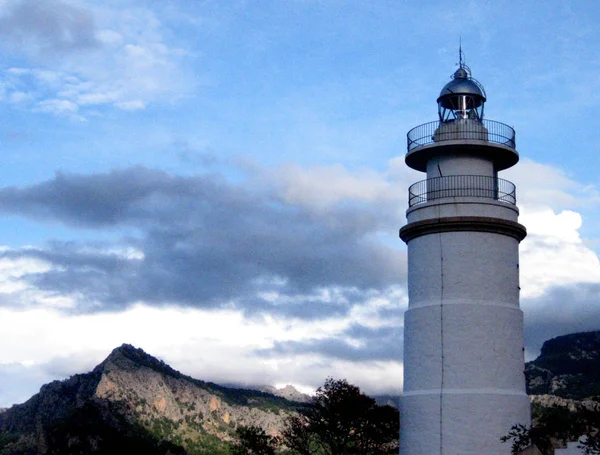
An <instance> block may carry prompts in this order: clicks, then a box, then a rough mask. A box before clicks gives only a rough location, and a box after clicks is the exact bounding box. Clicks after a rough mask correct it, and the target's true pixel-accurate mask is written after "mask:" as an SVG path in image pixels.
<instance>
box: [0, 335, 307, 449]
mask: <svg viewBox="0 0 600 455" xmlns="http://www.w3.org/2000/svg"><path fill="white" fill-rule="evenodd" d="M298 406H300V404H298V403H294V402H291V401H288V400H286V399H284V398H282V397H277V396H274V395H271V394H268V393H265V392H261V391H257V390H248V389H234V388H226V387H222V386H219V385H217V384H213V383H210V382H204V381H200V380H197V379H193V378H191V377H189V376H185V375H183V374H181V373H180V372H178V371H176V370H174V369H173V368H171V367H169V366H168V365H166V364H165V363H164V362H162V361H160V360H158V359H156V358H154V357H152V356H150V355H148V354H146V353H145V352H144V351H142V350H141V349H136V348H135V347H133V346H131V345H127V344H124V345H122V346H120V347H118V348H116V349H115V350H113V351H112V352H111V354H110V355H109V356H108V357H107V358H106V360H104V361H103V362H102V363H101V364H99V365H98V366H97V367H96V368H94V370H93V371H91V372H89V373H85V374H78V375H75V376H72V377H71V378H69V379H67V380H64V381H54V382H51V383H49V384H47V385H45V386H43V387H42V388H41V390H40V392H39V393H38V394H36V395H34V396H33V397H32V398H30V399H29V400H28V401H26V402H25V403H23V404H20V405H15V406H12V407H11V408H9V409H7V410H5V411H4V412H2V413H0V454H1V455H9V454H10V455H16V454H23V455H24V454H37V453H42V454H57V455H58V454H63V453H69V454H76V453H80V454H88V453H89V454H111V455H112V454H121V453H123V454H125V453H127V454H131V453H144V454H168V453H169V454H180V453H181V454H184V453H189V454H192V455H196V454H197V455H200V454H207V455H208V454H210V455H217V454H219V453H223V454H225V453H229V450H228V449H229V446H230V442H231V441H232V440H233V435H234V432H235V429H236V427H237V426H239V425H257V426H260V427H262V428H263V429H264V430H265V431H266V432H267V433H268V434H271V435H277V434H279V433H280V432H281V430H282V428H283V421H284V419H285V418H286V417H287V416H289V415H290V414H291V413H293V412H294V411H295V410H296V409H297V408H298Z"/></svg>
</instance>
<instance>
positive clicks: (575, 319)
mask: <svg viewBox="0 0 600 455" xmlns="http://www.w3.org/2000/svg"><path fill="white" fill-rule="evenodd" d="M521 306H522V308H523V311H524V313H525V346H526V348H527V352H528V353H529V354H530V355H533V356H534V357H535V356H537V355H538V354H539V350H540V348H541V347H542V344H543V342H544V341H546V340H549V339H550V338H554V337H557V336H560V335H566V334H568V333H574V332H586V331H590V330H600V284H597V283H580V284H574V285H569V286H561V287H555V288H552V289H550V290H548V291H547V292H546V293H545V294H544V295H542V296H540V297H538V298H534V299H523V301H522V305H521Z"/></svg>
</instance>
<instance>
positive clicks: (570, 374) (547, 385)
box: [525, 331, 600, 399]
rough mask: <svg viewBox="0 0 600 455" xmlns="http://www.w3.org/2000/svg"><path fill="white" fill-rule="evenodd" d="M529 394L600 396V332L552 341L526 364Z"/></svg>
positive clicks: (567, 396) (566, 336)
mask: <svg viewBox="0 0 600 455" xmlns="http://www.w3.org/2000/svg"><path fill="white" fill-rule="evenodd" d="M525 374H526V377H527V391H528V393H529V394H533V395H544V394H551V395H556V396H559V397H562V398H571V399H582V398H586V397H591V396H598V395H600V331H594V332H581V333H572V334H569V335H563V336H559V337H556V338H552V339H551V340H548V341H546V342H545V343H544V345H543V346H542V350H541V354H540V356H539V357H538V358H537V359H535V360H534V361H532V362H528V363H527V364H526V365H525Z"/></svg>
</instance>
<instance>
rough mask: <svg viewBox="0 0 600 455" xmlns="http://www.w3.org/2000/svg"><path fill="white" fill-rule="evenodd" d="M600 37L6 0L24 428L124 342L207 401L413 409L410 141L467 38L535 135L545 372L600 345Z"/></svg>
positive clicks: (456, 7)
mask: <svg viewBox="0 0 600 455" xmlns="http://www.w3.org/2000/svg"><path fill="white" fill-rule="evenodd" d="M599 15H600V11H599V9H598V6H597V4H596V3H595V2H591V1H589V2H584V1H580V2H558V1H556V2H554V1H547V2H544V3H543V4H541V3H532V2H512V1H507V2H485V1H478V2H460V3H457V2H455V1H454V2H438V1H436V2H426V1H425V2H398V1H383V0H382V1H378V0H374V1H369V2H358V1H336V0H331V1H317V0H315V1H311V0H289V1H270V0H264V1H260V2H250V1H194V2H190V1H183V0H181V1H179V0H172V1H169V2H158V1H141V0H120V1H105V2H101V3H98V2H91V1H84V0H63V1H59V0H38V1H36V2H28V1H22V0H2V1H0V118H1V119H2V121H1V122H0V144H1V146H2V154H1V157H2V159H1V161H0V182H1V183H0V212H1V215H2V217H1V218H0V233H1V238H2V242H1V245H2V249H1V252H2V254H1V256H0V406H8V405H10V404H12V403H15V402H20V401H23V400H25V399H26V398H28V397H29V396H30V395H31V394H33V393H35V392H36V391H37V390H38V389H39V387H40V385H41V384H43V383H44V382H47V381H49V380H52V379H57V378H62V377H66V376H68V375H70V374H73V373H76V372H81V371H86V370H88V369H90V368H92V367H93V366H94V365H95V364H97V363H98V362H100V361H101V360H102V359H103V358H104V357H105V356H106V355H107V354H108V353H109V352H110V350H111V349H112V348H114V347H116V346H117V345H120V344H121V343H124V342H127V343H132V344H134V345H136V346H138V347H141V348H143V349H145V350H146V351H147V352H149V353H151V354H154V355H157V356H160V357H161V358H162V359H164V360H165V361H167V362H168V363H170V364H172V365H173V366H174V367H175V368H178V369H180V370H182V371H183V372H185V373H187V374H190V375H193V376H196V377H199V378H202V379H207V380H214V381H222V382H227V383H232V382H239V383H243V384H256V383H269V384H278V385H284V384H286V383H292V384H295V385H296V386H298V387H300V388H302V389H303V390H310V389H311V388H315V387H317V386H318V385H320V384H321V383H322V382H323V380H324V379H325V377H327V376H334V377H345V378H347V379H348V380H349V381H351V382H354V383H356V384H358V385H359V386H361V387H363V388H364V389H365V390H367V391H369V392H397V391H399V390H400V389H401V385H402V326H403V319H402V318H403V312H404V310H405V308H406V305H407V301H406V250H405V247H404V245H403V244H402V242H401V241H400V240H399V239H398V237H397V235H398V234H397V233H398V229H399V228H400V227H401V226H402V225H403V223H404V222H405V218H404V211H405V209H406V204H407V202H406V201H407V197H406V192H407V187H408V185H409V184H411V183H413V182H415V181H417V180H421V179H422V178H423V176H422V175H419V174H418V173H416V172H414V171H411V170H409V169H407V168H406V166H405V165H404V163H403V154H404V153H405V150H406V133H407V131H408V130H409V129H411V128H412V127H414V126H417V125H419V124H422V123H426V122H429V121H432V120H435V119H436V116H437V107H436V104H435V100H436V98H437V96H438V94H439V91H440V89H441V88H442V86H443V85H444V84H445V83H446V82H447V81H448V80H449V77H450V75H451V74H452V73H453V72H454V70H455V69H456V63H457V60H458V43H459V40H460V39H462V43H463V50H464V53H465V56H466V62H467V64H468V65H469V66H470V67H471V69H472V72H473V76H474V77H475V78H477V79H478V80H479V81H480V82H481V83H482V84H483V85H484V87H485V89H486V91H487V95H488V102H487V104H486V111H485V112H486V117H487V118H489V119H493V120H497V121H501V122H504V123H507V124H509V125H511V126H513V127H514V128H515V129H516V131H517V148H518V150H519V152H520V154H521V158H522V159H521V162H520V163H519V164H518V165H517V166H516V167H515V168H513V169H511V170H509V171H507V172H505V175H504V176H503V177H504V178H507V179H510V180H512V181H514V182H515V183H516V184H517V195H518V203H519V206H520V208H521V215H522V216H521V221H522V222H523V223H524V224H525V225H526V226H527V228H528V230H529V236H528V238H527V239H526V240H525V241H524V242H523V243H522V247H521V263H522V267H521V270H522V278H521V281H522V288H523V292H522V307H523V309H524V311H525V314H526V340H527V346H526V348H527V354H528V356H529V357H533V356H535V355H536V354H537V352H538V350H539V347H540V345H541V342H542V341H543V340H545V339H547V338H549V337H552V336H556V335H560V334H564V333H569V332H572V331H577V330H593V329H599V328H600V327H599V326H598V323H597V321H598V320H600V319H599V318H598V316H600V302H599V301H598V300H599V299H598V294H599V290H600V261H599V259H598V254H599V253H600V243H599V239H600V232H599V231H598V225H599V222H600V217H599V216H598V206H599V204H600V194H599V192H598V188H599V187H600V178H599V177H598V175H599V174H598V168H599V165H600V163H599V161H600V159H599V158H598V149H599V144H600V131H599V129H598V127H597V123H598V118H600V96H599V94H600V78H598V74H600V57H599V56H598V52H597V49H598V45H599V44H600V36H599V34H600V31H599V30H598V27H597V23H598V21H599V19H600V18H599V17H598V16H599ZM223 359H226V360H223Z"/></svg>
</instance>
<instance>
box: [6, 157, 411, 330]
mask: <svg viewBox="0 0 600 455" xmlns="http://www.w3.org/2000/svg"><path fill="white" fill-rule="evenodd" d="M0 210H2V211H4V212H5V213H10V214H14V215H21V216H25V217H28V218H33V219H38V220H40V221H43V222H48V221H50V222H61V223H64V224H66V225H68V226H72V227H76V228H87V229H94V230H106V229H107V228H109V229H110V230H112V231H114V232H120V231H119V230H120V229H127V230H128V232H133V233H134V234H132V235H129V236H122V237H121V238H118V239H114V240H112V241H111V242H112V243H111V242H109V241H107V243H105V244H103V245H100V246H99V247H94V246H93V245H88V244H81V243H52V242H51V243H48V244H47V245H46V246H44V247H35V248H33V247H32V248H26V249H17V250H7V251H5V252H3V253H2V255H0V257H3V258H6V259H11V260H17V259H21V258H28V259H31V260H37V261H42V262H44V263H46V264H49V265H50V266H51V269H50V270H43V271H37V272H32V273H29V274H26V275H23V276H22V277H21V278H20V279H21V280H23V281H25V282H27V283H28V285H30V286H34V287H35V288H36V289H39V290H41V291H44V292H46V293H48V294H49V295H52V294H56V295H61V296H69V297H71V298H72V299H74V300H76V301H77V307H76V309H77V310H78V311H98V310H114V309H119V308H126V307H127V306H130V305H132V304H134V303H136V302H140V301H141V302H147V303H150V304H155V305H168V304H176V305H187V306H198V307H205V308H214V307H223V306H227V305H232V306H234V307H237V308H245V309H246V311H248V312H249V313H254V314H255V313H257V312H272V313H276V314H277V313H278V314H287V315H289V316H295V317H300V318H321V317H328V316H331V315H343V314H345V313H347V312H348V311H349V310H350V309H351V308H352V307H353V306H355V305H360V304H361V303H363V302H365V301H366V300H367V299H368V298H371V296H372V295H373V294H375V295H379V294H380V293H382V292H385V290H386V289H387V288H391V287H394V286H398V285H400V284H402V283H403V281H404V280H405V278H404V277H405V264H404V261H402V257H403V255H404V253H403V252H402V250H401V249H400V248H401V244H400V241H399V240H396V239H394V242H395V244H394V245H393V246H392V245H390V244H389V242H387V241H386V240H385V239H382V238H381V237H380V231H381V230H382V229H383V225H382V223H384V224H388V221H389V220H390V215H389V214H388V213H387V211H386V207H385V204H381V205H377V204H372V205H364V204H352V203H351V201H348V200H346V201H344V204H337V205H333V206H331V207H330V208H329V210H328V211H327V212H324V213H313V212H311V211H308V210H305V209H304V208H303V207H302V206H299V205H296V204H293V203H289V202H287V201H285V199H284V198H281V197H280V195H279V194H278V193H277V192H274V191H272V190H269V189H268V188H266V187H261V186H259V185H258V184H257V182H255V181H252V180H249V181H245V182H242V183H240V184H232V183H229V182H227V181H225V180H224V179H222V178H221V177H219V176H217V175H197V176H193V177H181V176H174V175H171V174H168V173H166V172H162V171H155V170H150V169H147V168H143V167H135V168H129V169H122V170H114V171H111V172H109V173H104V174H94V175H78V174H66V173H58V174H57V175H56V176H55V178H54V179H52V180H48V181H46V182H42V183H39V184H36V185H32V186H29V187H23V188H15V187H7V188H4V189H0ZM394 225H395V226H399V225H400V221H399V220H395V222H394V223H393V224H392V226H394ZM395 226H394V227H395ZM392 233H393V234H396V230H395V229H394V230H393V231H392ZM394 237H395V236H394ZM122 248H125V249H127V248H130V249H134V250H135V251H137V252H138V254H136V255H133V256H131V255H129V256H127V255H125V256H124V255H122V254H121V253H119V250H120V249H122ZM374 263H376V264H378V267H377V268H374V267H373V266H372V265H373V264H374Z"/></svg>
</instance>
